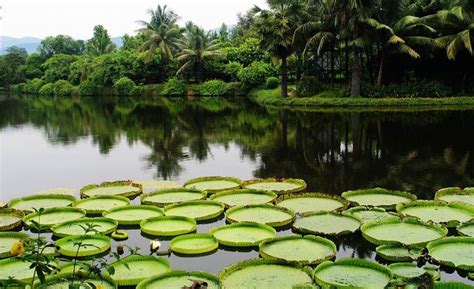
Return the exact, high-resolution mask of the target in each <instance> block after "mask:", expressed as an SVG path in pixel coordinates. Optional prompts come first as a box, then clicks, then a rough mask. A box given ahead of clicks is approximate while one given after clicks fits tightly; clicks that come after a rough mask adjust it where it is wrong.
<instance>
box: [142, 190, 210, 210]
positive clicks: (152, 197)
mask: <svg viewBox="0 0 474 289" xmlns="http://www.w3.org/2000/svg"><path fill="white" fill-rule="evenodd" d="M206 196H207V194H206V193H205V192H203V191H199V190H195V189H186V188H176V189H166V190H161V191H155V192H152V193H149V194H146V195H143V196H141V202H142V204H145V205H156V206H166V205H170V204H174V203H182V202H186V201H195V200H203V199H205V198H206Z"/></svg>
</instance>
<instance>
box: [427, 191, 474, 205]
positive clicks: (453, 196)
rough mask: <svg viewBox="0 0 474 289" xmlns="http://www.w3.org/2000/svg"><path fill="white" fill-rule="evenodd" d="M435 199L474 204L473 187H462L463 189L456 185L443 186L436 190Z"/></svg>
mask: <svg viewBox="0 0 474 289" xmlns="http://www.w3.org/2000/svg"><path fill="white" fill-rule="evenodd" d="M435 200H438V201H445V202H462V203H466V204H470V205H474V188H464V190H461V188H458V187H452V188H444V189H441V190H438V191H437V192H436V194H435Z"/></svg>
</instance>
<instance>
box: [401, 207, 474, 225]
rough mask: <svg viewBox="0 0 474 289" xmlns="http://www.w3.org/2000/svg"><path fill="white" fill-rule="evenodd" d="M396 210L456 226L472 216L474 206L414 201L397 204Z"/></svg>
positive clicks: (424, 219) (473, 215)
mask: <svg viewBox="0 0 474 289" xmlns="http://www.w3.org/2000/svg"><path fill="white" fill-rule="evenodd" d="M397 212H398V213H400V214H402V215H407V216H413V217H417V218H419V219H420V220H422V221H425V222H428V221H431V222H435V223H439V224H443V225H447V226H448V227H456V226H457V225H458V224H459V223H460V222H467V221H469V220H471V219H473V218H474V206H471V205H468V204H465V203H460V202H450V203H447V202H443V201H414V202H410V203H404V204H398V205H397Z"/></svg>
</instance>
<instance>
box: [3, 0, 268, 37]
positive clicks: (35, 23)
mask: <svg viewBox="0 0 474 289" xmlns="http://www.w3.org/2000/svg"><path fill="white" fill-rule="evenodd" d="M264 3H265V0H0V5H1V6H3V7H2V9H1V10H0V13H1V16H2V18H3V19H2V20H0V21H1V23H0V29H1V30H0V34H1V35H4V36H12V37H24V36H33V37H38V38H44V37H46V36H50V35H57V34H67V35H71V36H73V37H75V38H79V39H88V38H90V37H91V36H92V28H93V27H94V26H95V25H97V24H101V25H103V26H104V27H105V28H106V29H107V30H108V31H109V34H110V35H111V36H113V37H115V36H122V35H123V34H125V33H128V34H132V33H135V31H136V29H137V28H138V27H139V26H138V25H137V24H136V21H137V20H148V19H149V17H148V15H147V10H148V9H150V8H155V7H156V6H157V5H158V4H160V5H165V4H166V5H168V7H170V8H172V9H173V10H174V11H175V12H177V13H178V14H179V15H180V16H181V20H180V22H181V23H184V22H186V21H189V20H191V21H193V22H195V23H196V24H198V25H201V26H203V27H204V28H206V29H213V28H217V27H219V26H220V25H221V24H222V23H223V22H225V23H226V24H235V23H236V21H237V14H238V13H239V12H245V11H247V10H248V9H250V8H251V7H253V5H259V6H264Z"/></svg>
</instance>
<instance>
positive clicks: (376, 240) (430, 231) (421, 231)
mask: <svg viewBox="0 0 474 289" xmlns="http://www.w3.org/2000/svg"><path fill="white" fill-rule="evenodd" d="M361 231H362V236H363V237H364V238H365V239H366V240H368V241H369V242H371V243H373V244H376V245H383V244H402V245H406V246H411V247H419V246H424V245H425V244H426V243H428V242H430V241H433V240H436V239H439V238H442V237H445V236H446V235H447V234H448V229H446V228H444V227H442V226H439V225H436V224H431V223H425V222H422V221H420V220H417V219H414V218H406V219H403V220H393V219H388V220H383V221H380V222H371V223H367V224H364V225H362V227H361Z"/></svg>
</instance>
